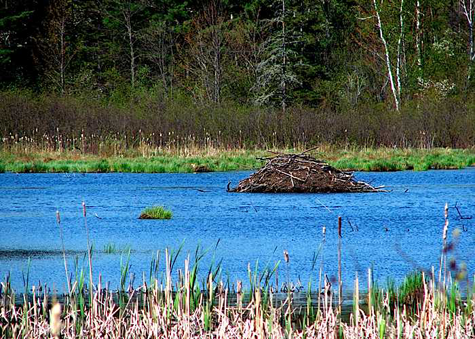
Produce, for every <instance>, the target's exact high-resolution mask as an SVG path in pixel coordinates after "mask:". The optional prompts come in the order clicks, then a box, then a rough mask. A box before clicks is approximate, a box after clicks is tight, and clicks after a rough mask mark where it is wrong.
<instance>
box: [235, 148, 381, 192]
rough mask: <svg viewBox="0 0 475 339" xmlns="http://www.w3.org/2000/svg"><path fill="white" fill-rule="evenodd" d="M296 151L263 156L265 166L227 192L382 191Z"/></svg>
mask: <svg viewBox="0 0 475 339" xmlns="http://www.w3.org/2000/svg"><path fill="white" fill-rule="evenodd" d="M304 153H305V152H304ZM304 153H300V154H278V155H276V156H273V157H269V158H263V160H266V161H267V162H266V165H265V166H264V167H262V168H261V169H260V170H259V171H257V172H256V173H254V174H252V175H251V176H250V177H249V178H246V179H244V180H241V181H240V182H239V184H238V185H237V187H235V188H230V187H229V185H228V191H229V192H242V193H245V192H247V193H345V192H347V193H361V192H383V191H384V190H383V186H379V187H373V186H371V185H370V184H368V183H365V182H363V181H357V180H356V179H355V178H354V176H353V173H352V172H343V171H340V170H338V169H336V168H334V167H332V166H330V165H328V164H327V163H326V162H324V161H321V160H317V159H315V158H313V157H310V156H307V155H305V154H304Z"/></svg>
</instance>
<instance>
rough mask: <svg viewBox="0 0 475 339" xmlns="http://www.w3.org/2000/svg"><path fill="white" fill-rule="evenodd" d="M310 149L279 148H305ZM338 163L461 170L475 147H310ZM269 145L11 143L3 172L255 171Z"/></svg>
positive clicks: (1, 161)
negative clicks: (87, 147) (108, 150)
mask: <svg viewBox="0 0 475 339" xmlns="http://www.w3.org/2000/svg"><path fill="white" fill-rule="evenodd" d="M303 149H304V148H303V147H299V148H298V149H290V150H274V152H300V151H302V150H303ZM310 154H311V155H313V156H314V157H316V158H318V159H322V160H325V161H327V162H329V163H330V164H331V165H333V166H334V167H336V168H339V169H342V170H355V171H402V170H416V171H424V170H428V169H459V168H464V167H467V166H473V165H475V149H465V150H458V149H440V148H436V149H393V148H376V149H369V148H362V149H361V148H347V149H337V148H334V147H330V146H321V147H319V148H318V149H316V150H314V151H312V152H310ZM272 155H273V153H270V152H266V151H264V150H243V149H233V150H229V149H221V148H214V147H210V148H184V149H159V148H131V149H128V150H127V151H125V152H122V153H120V154H116V155H110V156H108V155H106V154H100V153H99V154H90V153H88V154H82V153H81V152H78V151H66V150H61V151H47V150H41V149H28V148H9V149H7V150H5V149H4V150H3V151H2V152H0V172H15V173H70V172H73V173H74V172H78V173H89V172H91V173H108V172H125V173H191V172H195V171H199V172H202V171H210V172H213V171H235V170H253V169H256V168H259V167H260V166H262V164H263V160H261V159H259V158H263V157H269V156H272Z"/></svg>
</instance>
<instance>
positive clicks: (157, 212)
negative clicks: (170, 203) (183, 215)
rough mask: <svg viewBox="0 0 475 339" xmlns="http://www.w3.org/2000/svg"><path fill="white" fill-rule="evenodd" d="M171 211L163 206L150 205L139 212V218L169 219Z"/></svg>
mask: <svg viewBox="0 0 475 339" xmlns="http://www.w3.org/2000/svg"><path fill="white" fill-rule="evenodd" d="M171 218H172V211H170V210H167V209H165V208H164V207H163V206H152V207H147V208H145V209H144V210H143V211H142V213H140V217H139V219H171Z"/></svg>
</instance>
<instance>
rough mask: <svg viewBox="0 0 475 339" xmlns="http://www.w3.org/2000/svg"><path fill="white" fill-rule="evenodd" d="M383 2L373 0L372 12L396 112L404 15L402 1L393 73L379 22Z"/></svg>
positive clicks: (389, 53) (399, 88)
mask: <svg viewBox="0 0 475 339" xmlns="http://www.w3.org/2000/svg"><path fill="white" fill-rule="evenodd" d="M383 2H384V0H381V2H380V0H373V5H374V11H375V14H376V19H377V25H378V32H379V37H380V39H381V42H382V44H383V48H384V58H385V62H386V69H387V77H388V80H389V84H390V86H391V92H392V94H393V98H394V106H395V108H396V110H397V111H398V110H399V108H400V100H401V87H402V85H401V58H402V50H401V45H402V42H403V39H404V15H403V8H404V0H401V2H400V10H399V38H398V41H397V50H396V66H395V68H396V70H395V71H393V65H392V61H391V60H392V59H393V58H392V52H391V50H390V47H389V44H388V42H387V40H386V36H385V32H384V27H383V22H382V20H381V4H382V3H383Z"/></svg>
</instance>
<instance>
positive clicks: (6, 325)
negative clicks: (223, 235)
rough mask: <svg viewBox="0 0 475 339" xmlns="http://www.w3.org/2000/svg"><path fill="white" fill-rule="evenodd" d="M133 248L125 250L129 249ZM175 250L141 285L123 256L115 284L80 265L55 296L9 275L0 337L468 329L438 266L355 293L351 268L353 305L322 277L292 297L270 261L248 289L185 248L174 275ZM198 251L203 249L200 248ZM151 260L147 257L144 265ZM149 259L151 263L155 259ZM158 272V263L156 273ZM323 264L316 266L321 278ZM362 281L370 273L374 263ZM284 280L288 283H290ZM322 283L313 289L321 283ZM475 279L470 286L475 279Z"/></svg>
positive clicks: (369, 334) (395, 334)
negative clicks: (90, 275) (90, 277)
mask: <svg viewBox="0 0 475 339" xmlns="http://www.w3.org/2000/svg"><path fill="white" fill-rule="evenodd" d="M129 253H130V252H129ZM177 255H178V253H175V254H174V253H173V252H169V251H168V250H167V251H166V252H165V272H164V275H162V277H163V278H160V279H157V278H154V277H152V276H151V277H150V280H147V279H146V278H145V276H144V280H143V282H142V284H141V285H140V286H139V287H133V282H129V285H128V286H127V283H126V281H127V274H128V268H129V266H128V263H127V264H125V265H122V268H121V271H122V278H121V281H120V288H119V290H118V291H112V290H108V289H105V288H104V285H103V284H102V281H101V280H100V279H99V281H98V282H97V284H96V285H94V286H93V288H91V289H88V288H87V286H86V284H84V280H85V279H84V274H83V271H81V272H80V273H79V274H77V272H76V279H77V280H76V281H74V282H73V283H72V287H71V289H70V291H69V292H68V293H66V294H64V295H62V296H59V299H58V296H56V295H51V294H50V293H49V292H48V289H47V288H46V286H33V287H32V288H31V291H30V290H29V289H28V286H27V287H26V288H25V293H24V294H23V296H22V297H19V298H20V300H17V297H18V296H17V294H15V291H14V290H13V289H12V288H11V286H10V282H9V280H8V277H7V279H6V280H5V281H3V282H2V283H1V285H0V286H1V288H0V336H1V337H2V338H17V337H20V336H21V337H25V338H39V337H48V336H52V337H54V338H78V337H88V338H104V337H107V338H159V337H167V338H201V337H219V338H256V337H258V338H268V337H272V338H289V337H293V338H416V339H418V338H473V337H474V336H475V308H474V307H473V303H474V302H475V298H474V294H473V293H472V292H473V291H474V290H473V289H472V290H470V289H469V291H468V292H467V293H466V294H465V295H464V296H463V297H462V291H461V290H460V288H459V284H458V281H456V280H454V281H452V280H451V278H450V275H445V274H444V277H443V279H440V276H439V282H438V283H436V280H437V278H436V274H434V271H432V273H431V274H429V276H426V275H425V273H424V272H418V273H415V274H413V275H410V276H408V277H407V278H406V280H405V281H404V282H403V283H402V284H401V285H400V286H398V287H395V285H391V284H390V285H388V287H387V288H384V289H382V288H377V287H375V286H372V284H371V283H369V285H368V289H367V290H366V292H365V294H364V297H363V298H361V297H360V290H359V289H360V286H359V282H358V277H356V279H355V284H354V297H353V304H352V308H350V309H349V308H348V307H346V308H345V307H343V308H342V307H341V305H342V304H341V299H340V298H338V300H337V297H336V296H337V293H336V291H334V290H333V288H332V286H331V284H330V283H329V282H328V281H326V282H325V283H324V284H323V285H321V279H320V281H319V286H320V287H322V288H323V289H322V293H316V292H312V290H311V284H309V286H308V290H307V291H306V292H303V293H306V302H304V303H303V304H302V303H300V304H299V303H297V301H296V300H294V298H295V297H296V295H295V294H294V291H293V285H292V284H288V282H287V285H286V284H284V285H283V286H284V288H285V291H286V292H283V293H282V292H280V293H279V292H278V291H276V290H275V289H274V288H273V287H272V284H270V283H269V279H270V277H272V274H273V273H274V272H275V270H276V268H277V266H278V264H277V265H276V267H275V268H274V270H268V269H265V270H264V271H263V272H258V271H257V267H256V271H254V272H252V271H251V269H250V268H249V284H250V288H248V289H247V290H244V289H242V282H240V281H238V282H237V283H236V285H234V284H233V285H232V286H231V285H230V284H229V281H228V282H227V283H224V282H223V281H222V280H220V268H219V265H218V267H213V266H211V267H210V269H209V272H208V275H207V278H206V279H204V280H203V281H202V282H201V283H200V282H199V281H198V267H199V261H200V259H199V257H198V256H197V257H195V262H194V263H193V261H190V256H188V258H187V259H186V260H185V263H184V267H183V270H178V278H177V279H175V280H174V279H173V277H174V276H176V275H175V270H174V265H175V262H176V258H177ZM199 255H200V256H201V255H202V254H199ZM157 265H158V263H156V262H155V263H152V266H151V273H152V272H153V270H156V269H157ZM154 266H155V267H154ZM154 273H155V274H156V273H157V271H155V272H154ZM321 277H322V272H320V278H321ZM446 279H447V280H446ZM368 280H369V281H371V271H369V277H368ZM287 287H289V289H287ZM320 287H319V289H318V290H317V291H319V290H320ZM474 288H475V286H474Z"/></svg>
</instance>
